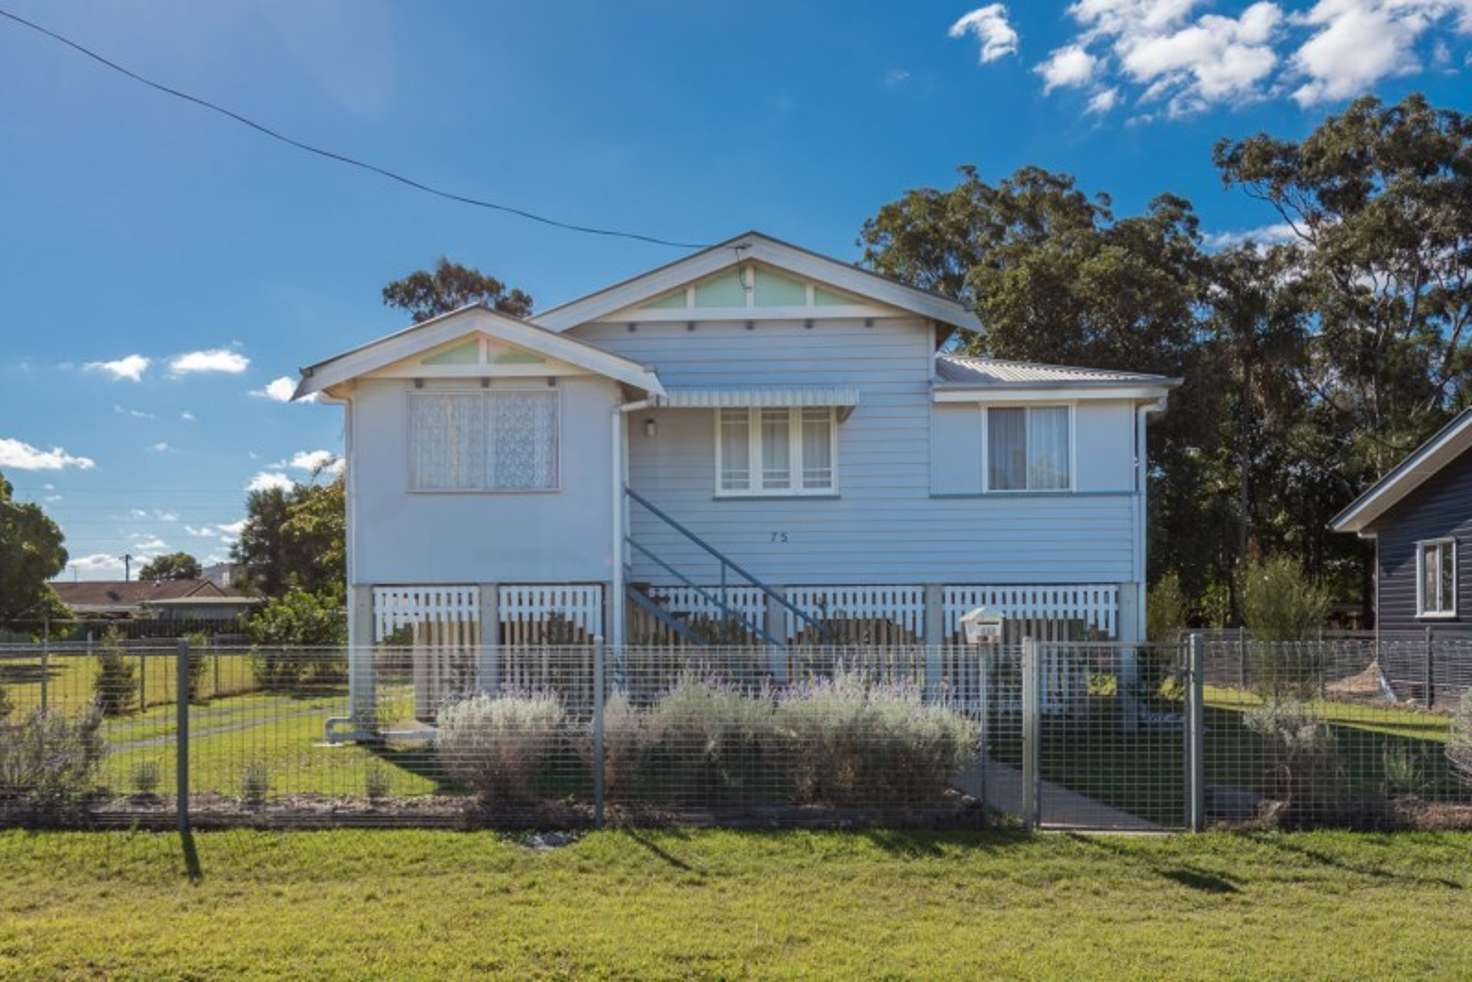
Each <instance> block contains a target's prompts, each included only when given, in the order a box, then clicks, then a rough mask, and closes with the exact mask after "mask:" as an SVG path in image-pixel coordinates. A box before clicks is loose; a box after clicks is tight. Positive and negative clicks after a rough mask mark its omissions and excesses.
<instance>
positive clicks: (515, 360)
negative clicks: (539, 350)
mask: <svg viewBox="0 0 1472 982" xmlns="http://www.w3.org/2000/svg"><path fill="white" fill-rule="evenodd" d="M491 360H492V361H493V362H494V363H495V364H497V365H545V364H546V363H547V359H545V358H542V357H539V356H538V355H534V354H532V353H531V352H530V351H522V350H521V349H520V348H507V349H506V350H505V351H502V352H498V353H497V355H496V357H495V358H493V359H491Z"/></svg>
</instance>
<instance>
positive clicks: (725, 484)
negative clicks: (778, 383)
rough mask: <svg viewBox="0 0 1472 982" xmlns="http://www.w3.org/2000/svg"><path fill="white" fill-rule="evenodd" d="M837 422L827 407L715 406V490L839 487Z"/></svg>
mask: <svg viewBox="0 0 1472 982" xmlns="http://www.w3.org/2000/svg"><path fill="white" fill-rule="evenodd" d="M835 422H836V421H835V418H834V410H833V408H832V407H830V406H818V407H812V406H809V407H806V408H802V409H797V408H793V409H786V408H782V409H722V410H719V411H718V414H717V419H716V469H717V475H716V493H717V494H724V495H750V494H816V493H823V492H832V491H833V490H835V488H836V487H837V464H836V461H837V456H838V453H837V438H838V437H837V426H836V425H835Z"/></svg>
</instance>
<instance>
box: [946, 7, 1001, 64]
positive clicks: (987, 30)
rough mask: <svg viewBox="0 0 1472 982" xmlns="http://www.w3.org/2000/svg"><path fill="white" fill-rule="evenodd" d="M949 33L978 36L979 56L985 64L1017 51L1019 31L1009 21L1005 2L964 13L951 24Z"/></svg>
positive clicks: (958, 35)
mask: <svg viewBox="0 0 1472 982" xmlns="http://www.w3.org/2000/svg"><path fill="white" fill-rule="evenodd" d="M948 33H949V35H950V36H951V37H953V38H963V37H965V36H966V35H968V34H970V35H971V36H972V37H974V38H976V40H977V41H978V42H979V43H980V44H981V52H980V54H979V55H978V57H979V58H980V60H981V63H982V64H983V65H985V64H986V63H987V62H989V61H996V60H997V59H998V58H1005V57H1006V56H1007V55H1015V54H1016V53H1017V31H1016V29H1014V28H1013V27H1012V25H1011V24H1010V23H1009V22H1008V21H1007V7H1006V6H1005V5H1004V4H1000V3H993V4H988V5H987V6H985V7H977V8H976V9H975V10H973V11H971V12H970V13H969V14H963V15H962V16H961V18H960V19H959V20H957V21H956V22H955V23H954V24H952V25H951V29H950V31H949V32H948Z"/></svg>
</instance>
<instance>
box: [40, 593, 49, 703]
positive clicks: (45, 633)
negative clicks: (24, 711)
mask: <svg viewBox="0 0 1472 982" xmlns="http://www.w3.org/2000/svg"><path fill="white" fill-rule="evenodd" d="M50 688H51V618H49V617H48V618H46V621H45V623H44V624H43V625H42V627H41V712H43V713H44V712H45V711H46V706H47V703H48V702H49V695H50V694H49V692H48V690H49V689H50Z"/></svg>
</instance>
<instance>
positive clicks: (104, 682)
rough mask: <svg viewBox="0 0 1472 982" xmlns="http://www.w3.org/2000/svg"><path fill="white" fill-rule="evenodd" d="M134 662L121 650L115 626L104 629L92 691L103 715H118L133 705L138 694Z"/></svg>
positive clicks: (120, 638) (119, 635) (120, 642)
mask: <svg viewBox="0 0 1472 982" xmlns="http://www.w3.org/2000/svg"><path fill="white" fill-rule="evenodd" d="M136 671H137V666H136V665H134V664H133V663H132V662H131V661H129V660H128V659H127V657H126V656H125V655H124V654H123V639H122V635H121V634H119V633H118V630H117V628H115V627H112V628H108V629H107V633H105V634H104V635H103V636H102V642H101V647H100V649H99V651H98V655H97V674H96V675H94V676H93V678H92V692H93V696H94V698H95V701H96V703H97V706H98V708H99V709H101V711H102V715H104V716H121V715H123V714H124V713H126V712H128V711H129V710H131V709H132V708H133V702H134V700H135V699H136V697H137V695H138V683H137V676H136Z"/></svg>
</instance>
